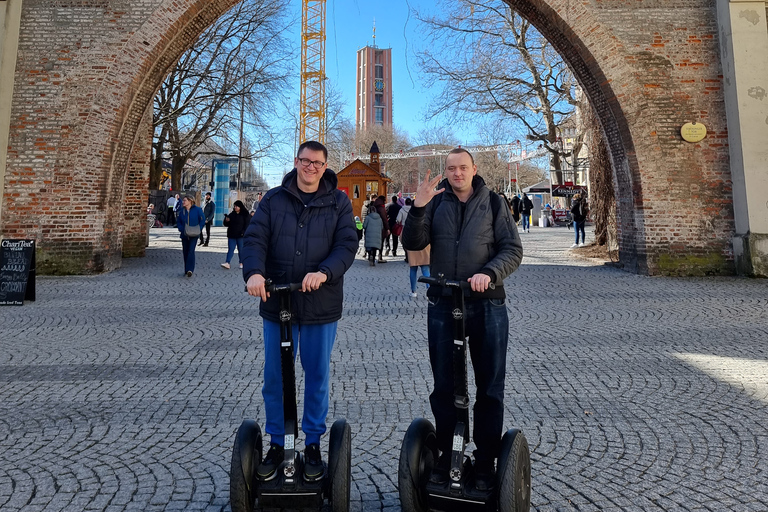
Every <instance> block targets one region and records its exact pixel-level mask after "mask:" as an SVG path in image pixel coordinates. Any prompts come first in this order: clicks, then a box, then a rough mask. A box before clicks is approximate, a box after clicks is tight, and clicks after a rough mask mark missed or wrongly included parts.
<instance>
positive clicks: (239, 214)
mask: <svg viewBox="0 0 768 512" xmlns="http://www.w3.org/2000/svg"><path fill="white" fill-rule="evenodd" d="M250 222H251V214H250V213H249V212H248V210H246V209H245V204H244V203H243V202H242V201H240V200H238V201H235V204H234V205H233V207H232V211H231V212H230V213H229V214H228V215H225V216H224V225H225V226H227V261H225V262H224V263H222V264H221V266H222V267H224V268H226V269H229V264H230V262H231V261H232V257H233V256H234V255H235V247H237V259H238V260H240V268H243V237H244V236H245V230H246V229H247V228H248V224H249V223H250Z"/></svg>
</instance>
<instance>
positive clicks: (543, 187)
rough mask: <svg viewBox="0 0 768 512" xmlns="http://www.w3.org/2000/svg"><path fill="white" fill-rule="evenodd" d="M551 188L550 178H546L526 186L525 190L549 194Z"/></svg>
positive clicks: (528, 192)
mask: <svg viewBox="0 0 768 512" xmlns="http://www.w3.org/2000/svg"><path fill="white" fill-rule="evenodd" d="M550 190H551V189H550V186H549V180H544V181H540V182H538V183H536V184H535V185H531V186H530V187H526V188H524V189H523V192H525V193H526V194H549V193H550Z"/></svg>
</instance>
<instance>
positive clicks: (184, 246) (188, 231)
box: [176, 194, 205, 277]
mask: <svg viewBox="0 0 768 512" xmlns="http://www.w3.org/2000/svg"><path fill="white" fill-rule="evenodd" d="M180 204H181V209H180V210H179V214H178V215H177V216H176V227H177V228H178V229H179V236H180V237H181V253H182V255H183V256H184V274H185V275H186V276H187V277H192V272H194V271H195V243H196V242H197V239H198V237H199V236H200V233H202V232H203V227H204V226H205V213H203V209H202V208H200V207H199V206H197V205H196V204H195V196H193V195H190V194H187V195H185V196H184V199H182V200H181V201H180Z"/></svg>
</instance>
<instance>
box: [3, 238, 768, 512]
mask: <svg viewBox="0 0 768 512" xmlns="http://www.w3.org/2000/svg"><path fill="white" fill-rule="evenodd" d="M224 233H225V231H224V229H223V228H214V230H213V233H212V235H213V236H212V241H211V245H210V246H209V247H199V248H198V250H197V269H196V272H195V274H194V276H193V277H192V278H186V277H182V270H183V264H182V257H181V244H180V243H179V240H178V233H177V231H176V230H175V229H153V230H152V231H151V235H150V238H151V243H150V247H149V248H148V250H147V257H146V258H143V259H130V260H124V262H123V267H122V268H121V269H119V270H117V271H114V272H111V273H109V274H105V275H98V276H77V277H43V278H38V283H37V301H36V302H28V303H26V304H25V305H24V306H23V307H5V308H3V309H0V510H2V511H3V512H15V511H25V512H33V511H34V512H37V511H65V510H66V511H83V510H85V511H109V512H113V511H115V512H116V511H156V510H204V511H228V510H229V477H228V472H229V464H230V456H231V450H232V444H233V441H234V432H235V430H236V429H237V427H238V425H239V424H240V422H241V421H242V419H243V418H245V417H253V418H256V419H257V420H258V421H259V423H260V424H261V425H262V426H263V424H264V414H263V410H262V398H261V384H262V370H261V366H262V364H263V357H262V356H263V351H262V347H261V341H260V340H261V321H260V319H259V317H258V316H257V304H258V300H256V299H253V298H251V297H249V296H248V295H246V294H245V293H243V281H242V276H241V273H240V271H238V270H236V267H237V262H238V259H237V256H235V258H234V260H233V265H232V266H233V268H232V270H224V269H222V268H221V267H220V265H219V264H220V263H222V262H223V261H224V254H225V252H226V238H225V234H224ZM521 236H522V238H523V244H524V250H525V258H524V260H523V265H522V266H521V268H520V269H519V270H518V272H516V273H515V274H513V275H512V276H511V277H510V278H508V279H507V281H506V285H507V286H506V287H507V295H508V300H507V307H508V309H509V314H510V325H511V330H512V332H511V336H510V348H509V352H508V355H507V358H508V363H507V369H508V377H507V388H506V413H505V424H506V425H507V426H508V427H512V426H517V427H520V428H522V429H523V431H524V432H525V434H526V436H527V437H528V441H529V443H530V446H531V458H532V472H533V475H532V491H533V495H532V509H535V510H538V511H593V510H609V511H640V510H643V511H650V510H654V511H656V510H658V511H661V510H685V511H718V512H723V511H766V510H768V505H767V504H766V503H768V408H767V407H766V405H767V404H768V349H767V348H766V347H768V345H767V340H768V314H766V311H768V282H767V281H766V280H755V279H746V278H707V279H690V278H688V279H675V278H659V277H645V276H638V275H634V274H630V273H626V272H624V271H622V270H618V269H615V268H612V267H609V266H605V265H603V264H601V263H598V262H596V261H592V260H584V259H578V258H576V257H574V256H572V255H570V254H569V251H568V249H567V248H568V247H570V245H571V243H572V236H573V231H568V230H566V229H565V228H551V229H542V228H535V227H534V228H533V229H532V232H531V233H530V234H528V233H526V234H521ZM588 236H590V238H591V233H588ZM387 259H388V260H389V262H388V263H386V264H383V265H382V264H380V265H377V266H376V267H369V266H368V263H367V261H364V260H363V259H362V257H361V256H360V255H358V259H357V260H356V261H355V264H354V265H353V267H352V268H351V270H350V271H349V272H348V273H347V277H346V280H345V313H344V317H343V319H342V320H341V321H340V322H339V332H338V338H337V341H336V346H335V348H334V353H333V364H332V368H331V371H332V375H331V408H330V413H329V421H328V424H329V425H330V424H331V422H332V420H333V419H334V418H338V417H345V418H347V420H348V421H349V422H350V424H351V426H352V432H353V437H352V454H353V455H352V464H353V467H352V479H353V486H352V510H355V511H374V510H376V511H378V510H387V511H398V510H400V504H399V499H398V494H397V485H396V484H397V466H398V456H399V450H400V443H401V441H402V438H403V435H404V433H405V430H406V428H407V427H408V425H409V423H410V422H411V420H412V419H413V418H415V417H417V416H425V417H428V418H430V419H431V418H432V414H431V411H430V409H429V400H428V394H429V390H430V388H431V379H432V377H431V372H430V369H429V362H428V356H427V342H426V306H427V301H426V299H425V297H424V288H423V285H421V284H420V285H419V286H420V289H419V296H418V298H410V297H409V296H408V292H409V291H410V290H409V286H408V267H407V265H406V264H405V263H404V262H403V261H402V257H397V258H392V257H390V258H387ZM299 375H300V372H299ZM301 385H302V383H301V382H300V386H301ZM299 407H301V405H299ZM300 410H301V409H300ZM324 442H325V443H326V445H325V446H324V447H323V450H324V451H326V450H327V435H326V436H325V437H324ZM299 444H300V446H302V447H303V438H301V439H300V443H299ZM326 453H327V452H326Z"/></svg>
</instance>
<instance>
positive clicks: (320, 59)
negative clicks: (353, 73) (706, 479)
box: [299, 0, 326, 144]
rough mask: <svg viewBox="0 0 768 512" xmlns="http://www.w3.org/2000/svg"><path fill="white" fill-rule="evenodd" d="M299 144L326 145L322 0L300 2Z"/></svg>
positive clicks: (323, 15)
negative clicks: (318, 143)
mask: <svg viewBox="0 0 768 512" xmlns="http://www.w3.org/2000/svg"><path fill="white" fill-rule="evenodd" d="M301 4H302V5H301V119H300V126H299V143H301V142H304V141H307V140H316V141H318V142H320V143H322V144H325V128H326V127H325V0H301Z"/></svg>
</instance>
